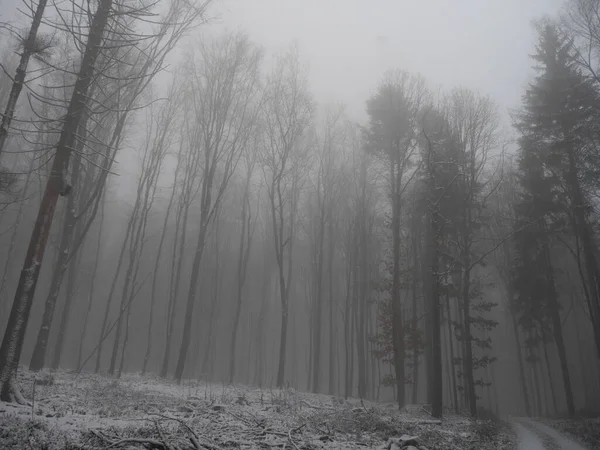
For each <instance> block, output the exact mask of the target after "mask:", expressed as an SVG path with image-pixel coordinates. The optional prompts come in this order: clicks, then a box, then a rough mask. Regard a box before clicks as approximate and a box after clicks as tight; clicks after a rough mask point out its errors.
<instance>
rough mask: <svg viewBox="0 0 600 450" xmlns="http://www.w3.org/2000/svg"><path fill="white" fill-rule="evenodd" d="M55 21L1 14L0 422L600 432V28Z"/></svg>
mask: <svg viewBox="0 0 600 450" xmlns="http://www.w3.org/2000/svg"><path fill="white" fill-rule="evenodd" d="M40 4H41V5H43V3H40ZM40 4H29V3H27V4H25V3H18V2H16V1H15V0H2V3H0V8H1V10H0V22H1V23H2V24H3V26H2V30H1V34H0V63H1V64H2V69H3V72H2V74H0V107H1V108H2V109H1V111H4V112H3V114H2V118H3V122H2V126H1V127H0V139H1V140H0V168H1V169H2V170H1V172H0V190H1V192H0V196H1V202H0V203H1V209H0V249H2V250H1V252H2V253H0V270H2V272H1V273H2V275H1V281H0V331H2V335H3V336H4V338H3V341H2V347H1V349H0V384H2V391H1V395H0V397H1V399H2V401H4V402H8V403H13V402H16V403H24V402H25V401H27V400H25V399H23V395H22V393H23V392H24V389H21V388H20V387H19V383H18V382H17V380H18V379H19V378H20V377H23V376H24V377H25V378H27V376H29V375H27V374H33V375H31V376H33V377H37V376H38V375H36V374H38V373H39V371H40V370H41V371H43V373H46V371H49V372H51V373H58V374H63V375H64V374H65V373H69V374H71V375H68V376H75V377H77V376H79V374H88V375H89V376H98V377H109V378H110V379H114V380H122V379H123V378H124V379H126V380H127V379H128V378H127V377H128V376H136V377H137V376H140V377H141V378H140V379H152V380H155V379H156V380H161V381H160V382H161V383H163V382H164V383H167V382H168V380H174V381H175V382H177V383H178V384H182V385H185V383H186V382H191V381H190V380H197V381H196V382H200V381H202V382H206V383H221V384H222V386H225V385H228V386H253V387H257V388H259V389H271V390H272V389H288V390H290V389H293V390H294V392H306V393H315V394H324V395H328V396H332V397H334V398H340V399H342V398H343V399H352V398H354V399H361V400H362V399H364V400H368V401H372V402H375V403H377V404H384V405H387V404H396V405H397V406H398V408H399V409H400V410H401V411H405V412H406V411H409V409H407V408H409V406H410V405H422V406H423V408H424V409H423V410H424V411H427V413H428V414H430V415H431V416H433V418H434V419H435V420H436V421H437V420H441V418H442V417H448V416H450V417H458V416H460V417H469V418H476V417H478V418H479V419H482V420H488V419H489V420H492V419H493V420H500V419H502V420H505V421H507V422H503V423H506V424H507V425H506V426H507V428H506V430H510V431H506V433H508V434H510V435H512V436H513V438H511V439H513V441H512V442H517V441H516V440H515V439H517V440H518V439H521V444H520V447H519V448H522V449H525V450H526V449H527V448H534V446H535V445H537V439H539V437H536V434H535V432H532V429H533V428H535V427H541V426H542V425H540V423H541V422H535V423H534V422H527V423H526V422H516V421H515V420H513V419H511V418H512V417H522V418H525V417H545V418H546V419H548V420H550V418H554V419H556V418H558V417H570V418H571V420H575V419H574V418H575V417H579V418H581V417H587V416H590V417H596V416H597V414H598V413H599V412H600V363H599V355H600V271H599V269H598V267H600V266H599V265H598V263H597V259H598V257H599V255H600V252H599V251H598V234H599V233H600V229H599V228H598V218H599V217H600V216H599V215H598V210H597V207H598V194H599V193H600V184H599V183H598V181H597V180H598V170H599V169H600V163H599V162H598V158H597V154H598V148H599V147H598V146H599V145H600V129H599V128H598V126H597V125H596V124H597V123H600V122H599V119H600V116H599V114H598V111H600V78H599V77H598V75H597V73H598V72H597V71H596V68H597V67H598V64H599V63H598V55H600V37H599V36H600V31H599V30H600V21H599V20H598V17H600V14H597V13H598V12H600V3H599V2H597V1H595V0H568V1H561V0H527V1H517V0H504V1H502V2H488V1H481V0H461V1H454V2H451V1H445V0H429V1H423V2H416V1H408V0H404V1H391V0H387V1H384V0H374V1H371V2H366V1H358V0H327V1H322V0H321V1H316V0H304V1H300V0H221V1H212V0H198V1H197V2H188V1H187V0H169V1H167V0H164V1H162V0H161V1H158V2H155V3H152V2H146V1H143V0H127V1H120V0H119V1H117V0H99V1H97V2H95V3H93V4H88V3H87V2H78V1H76V0H73V1H71V0H68V1H62V2H52V3H49V4H48V5H47V6H46V8H45V10H44V12H43V14H41V13H40V16H39V17H41V23H40V27H39V31H37V35H36V34H35V32H34V33H33V34H31V33H32V32H31V31H30V27H31V23H32V18H33V12H34V11H35V8H36V7H37V8H39V5H40ZM88 8H89V10H88ZM595 14H596V15H595ZM33 23H34V24H35V19H34V20H33ZM34 31H35V27H34ZM28 33H29V36H30V40H27V39H26V38H27V35H28ZM94 39H96V40H94ZM24 60H26V61H25V62H24ZM15 74H16V75H15ZM20 76H23V77H24V81H23V80H22V79H20V78H19V77H20ZM11 89H12V90H11ZM5 105H6V106H5ZM28 249H29V250H28ZM17 368H18V371H17ZM56 371H58V372H56ZM65 371H67V372H65ZM17 373H18V374H19V375H15V374H17ZM21 374H25V375H21ZM92 374H94V375H92ZM63 375H60V376H63ZM64 376H67V375H64ZM144 377H150V378H144ZM98 379H104V378H98ZM34 387H35V384H34ZM27 395H29V394H26V395H25V397H27ZM261 402H262V397H261ZM375 403H374V404H375ZM363 406H364V405H363ZM407 414H408V413H407ZM523 420H525V419H523ZM435 423H436V424H437V422H435ZM440 423H442V422H440ZM573 423H575V422H573ZM577 423H579V422H577ZM519 424H520V425H519ZM523 424H525V425H527V426H525V425H523ZM553 426H557V425H553ZM520 427H521V428H520ZM531 427H533V428H531ZM540 429H541V428H538V431H539V430H540ZM528 430H529V431H528ZM567 431H569V430H567ZM561 432H562V429H561ZM543 433H549V432H547V431H543ZM538 434H539V433H538ZM572 434H573V433H572ZM515 436H517V437H516V438H515ZM519 436H520V437H519ZM557 436H558V437H556V436H554V438H553V439H556V440H557V442H558V441H560V439H562V438H564V436H563V435H562V434H561V435H557ZM579 438H580V442H587V443H589V442H593V438H589V437H588V436H579ZM586 439H587V441H586ZM590 439H592V441H590ZM289 440H290V441H291V443H292V444H294V441H293V439H292V437H291V434H290V437H289ZM528 440H531V443H532V446H531V447H527V446H526V445H525V444H523V442H527V441H528ZM109 442H111V441H109ZM115 442H116V441H115ZM115 442H112V444H113V445H114V444H115ZM0 443H1V441H0ZM496 445H497V444H496ZM515 445H516V444H515ZM540 445H542V444H540ZM545 445H549V444H547V443H546V444H545ZM569 445H571V444H569ZM284 446H285V444H284ZM165 448H166V447H165ZM296 448H298V447H296ZM496 448H504V447H496ZM506 448H510V447H506ZM540 448H541V447H540ZM548 448H550V447H548ZM565 448H566V447H565ZM569 448H571V447H569ZM591 448H593V447H590V449H591Z"/></svg>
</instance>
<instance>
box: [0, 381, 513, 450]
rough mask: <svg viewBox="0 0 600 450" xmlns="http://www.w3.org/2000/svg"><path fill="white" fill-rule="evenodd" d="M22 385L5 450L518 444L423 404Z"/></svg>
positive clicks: (6, 413)
mask: <svg viewBox="0 0 600 450" xmlns="http://www.w3.org/2000/svg"><path fill="white" fill-rule="evenodd" d="M34 377H35V379H36V383H35V395H34V383H33V379H34ZM19 383H20V385H21V389H22V391H23V393H24V395H25V396H26V398H27V400H28V401H29V402H30V405H29V406H17V405H12V404H5V403H0V448H3V449H13V448H14V449H17V448H22V443H19V444H16V443H15V442H19V440H22V439H25V438H24V437H23V436H35V439H36V442H37V443H39V446H37V447H35V446H34V447H33V448H41V447H42V446H43V445H47V446H48V448H49V449H53V448H56V449H58V448H60V449H64V448H65V442H70V443H72V444H73V445H72V448H78V446H80V445H84V444H85V448H87V449H96V448H106V447H108V446H114V447H115V448H117V447H122V448H124V447H125V446H129V447H130V448H143V445H142V442H143V441H144V440H146V441H147V442H146V443H149V442H150V441H152V442H160V441H161V440H164V441H165V442H168V443H169V445H171V446H173V444H176V445H178V446H179V447H180V448H181V449H193V448H194V446H192V444H191V442H192V441H193V440H194V439H196V440H197V441H198V442H199V448H204V447H208V448H211V447H212V448H216V449H222V448H239V449H253V448H276V447H278V448H288V449H294V448H298V449H300V448H302V449H315V450H316V449H320V448H331V449H357V448H361V449H365V448H373V449H384V448H385V449H388V448H397V447H399V445H398V444H397V443H398V442H400V441H399V439H400V438H401V437H402V436H403V435H406V436H416V437H417V442H418V444H419V446H418V447H415V448H421V447H426V448H429V449H430V450H431V449H446V448H450V449H456V450H462V449H472V448H477V449H482V450H485V449H494V450H504V449H506V450H508V449H513V448H514V444H513V442H512V436H511V434H510V432H509V429H508V427H506V428H503V427H502V426H501V425H497V424H493V423H491V422H483V421H480V422H473V421H470V420H468V419H466V418H464V417H460V416H453V415H448V416H447V417H445V418H444V420H443V421H442V422H441V423H439V422H438V421H435V420H432V418H431V417H430V416H429V414H428V413H427V411H426V410H425V409H424V408H422V407H420V406H411V407H407V408H406V409H404V410H403V411H401V412H399V411H398V409H397V407H396V405H394V404H391V403H375V402H367V401H365V402H361V401H360V400H358V399H349V400H347V401H346V400H344V399H342V398H338V397H333V396H328V395H317V394H308V393H302V392H298V391H296V390H294V389H275V388H273V389H268V388H267V389H260V388H256V387H252V386H242V385H228V384H220V383H210V382H205V381H196V380H189V381H184V382H183V383H182V384H180V385H179V384H175V383H173V382H169V381H165V380H160V379H158V378H156V377H153V376H143V377H142V376H140V375H135V374H124V375H123V377H122V378H121V379H115V378H110V377H106V376H101V375H92V374H81V375H79V376H77V375H76V374H74V373H68V372H64V371H60V372H56V373H49V372H41V373H37V374H33V373H30V372H27V371H22V372H21V373H20V375H19ZM27 439H30V438H27ZM44 440H45V441H44ZM44 442H45V444H43V443H44ZM42 444H43V445H42ZM474 444H476V446H475V447H474V446H473V445H474ZM173 447H174V446H173ZM399 448H402V447H399Z"/></svg>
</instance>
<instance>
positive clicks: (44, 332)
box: [29, 118, 86, 371]
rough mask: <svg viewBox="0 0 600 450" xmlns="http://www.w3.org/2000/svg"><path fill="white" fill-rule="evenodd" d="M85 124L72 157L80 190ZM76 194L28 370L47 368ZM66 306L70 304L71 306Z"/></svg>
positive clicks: (69, 247)
mask: <svg viewBox="0 0 600 450" xmlns="http://www.w3.org/2000/svg"><path fill="white" fill-rule="evenodd" d="M85 125H86V119H85V118H84V119H83V122H82V124H81V126H80V133H81V134H82V136H83V138H82V140H80V141H79V142H78V143H77V152H76V153H75V157H74V158H73V177H72V183H73V186H75V188H76V189H80V186H79V176H80V173H81V168H80V157H79V152H81V151H82V150H83V144H84V141H83V139H85V132H84V131H83V132H82V129H83V128H85ZM76 197H77V195H76V193H73V194H72V195H70V196H69V197H68V198H67V206H66V208H65V214H64V224H63V228H62V234H61V239H60V245H59V249H58V260H57V261H56V263H55V265H54V267H55V269H54V272H53V274H52V281H51V282H50V290H49V291H48V296H47V297H46V304H45V307H44V315H43V316H42V324H41V325H40V329H39V331H38V335H37V340H36V343H35V347H34V349H33V353H32V355H31V361H30V363H29V370H33V371H38V370H41V369H42V368H43V367H44V362H45V359H46V349H47V346H48V338H49V337H50V329H51V327H52V321H53V318H54V310H55V308H56V303H57V301H58V295H59V294H60V290H61V289H60V288H61V286H62V282H63V279H64V275H65V273H66V271H67V267H68V266H69V262H71V263H72V265H73V263H74V262H75V261H71V259H72V258H73V256H74V255H73V254H72V251H73V250H74V249H73V240H74V238H75V235H76V234H77V233H76V228H77V226H76V225H77V218H76V215H75V205H76V203H77V198H76ZM68 297H69V293H68V292H67V298H68ZM67 306H69V307H70V305H67Z"/></svg>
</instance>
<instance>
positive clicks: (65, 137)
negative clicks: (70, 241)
mask: <svg viewBox="0 0 600 450" xmlns="http://www.w3.org/2000/svg"><path fill="white" fill-rule="evenodd" d="M111 7H112V0H100V2H99V4H98V9H97V11H96V14H95V15H94V18H93V20H92V25H91V27H90V32H89V36H88V42H87V44H86V49H85V53H84V55H83V59H82V61H81V66H80V69H79V74H78V76H77V81H76V82H75V86H74V89H73V95H72V97H71V101H70V103H69V107H68V109H67V114H66V116H65V118H64V121H63V128H62V131H61V133H60V137H59V140H58V144H57V148H56V154H55V156H54V161H53V163H52V168H51V172H50V176H49V178H48V181H47V183H46V189H45V191H44V196H43V198H42V203H41V205H40V208H39V211H38V216H37V219H36V222H35V226H34V229H33V233H32V235H31V240H30V242H29V248H28V249H27V254H26V256H25V262H24V264H23V269H22V271H21V276H20V278H19V283H18V285H17V292H16V294H15V299H14V301H13V306H12V308H11V312H10V316H9V319H8V324H7V327H6V330H5V333H4V338H3V340H2V346H1V347H0V385H1V387H0V389H1V390H0V399H1V400H3V401H13V400H16V401H17V402H22V401H23V398H22V396H21V394H20V392H19V389H18V386H17V383H16V378H15V374H16V370H17V366H18V364H19V359H20V356H21V350H22V347H23V340H24V337H25V330H26V328H27V323H28V322H29V314H30V311H31V305H32V303H33V296H34V293H35V287H36V284H37V280H38V277H39V274H40V269H41V265H42V260H43V257H44V251H45V249H46V242H47V240H48V235H49V234H50V227H51V225H52V219H53V218H54V211H55V209H56V203H57V201H58V197H59V195H61V194H62V195H66V194H68V193H69V191H70V189H68V186H67V182H66V180H65V177H66V174H67V173H68V165H69V159H70V157H71V151H72V148H73V146H74V145H73V144H74V142H75V138H76V133H77V129H78V127H79V122H80V120H81V116H82V113H83V111H84V109H85V108H86V103H87V94H88V91H89V88H90V84H91V82H92V79H93V77H94V72H95V67H94V66H95V62H96V58H97V57H98V54H99V53H100V48H101V44H102V37H103V34H104V29H105V28H106V24H107V22H108V17H109V14H110V10H111Z"/></svg>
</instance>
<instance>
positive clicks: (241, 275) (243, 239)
mask: <svg viewBox="0 0 600 450" xmlns="http://www.w3.org/2000/svg"><path fill="white" fill-rule="evenodd" d="M249 181H250V177H248V182H249ZM248 188H249V186H248V183H247V184H246V191H245V193H244V199H243V202H242V213H241V214H242V231H241V233H240V247H239V250H238V267H237V280H236V282H237V283H236V284H237V290H236V301H235V313H234V317H233V330H232V336H231V348H230V350H229V382H230V383H233V381H234V379H235V358H236V345H237V335H238V329H239V325H240V314H241V312H242V301H243V289H244V284H245V282H246V273H247V269H248V260H249V258H250V244H251V238H252V230H251V225H252V224H251V222H250V221H251V216H250V211H248V209H249V206H250V205H249V203H250V202H249V198H248ZM250 340H251V339H249V341H250ZM248 355H249V354H248Z"/></svg>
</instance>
